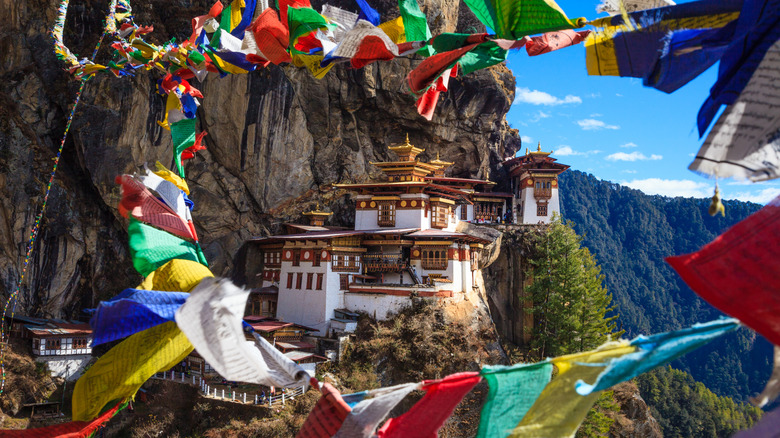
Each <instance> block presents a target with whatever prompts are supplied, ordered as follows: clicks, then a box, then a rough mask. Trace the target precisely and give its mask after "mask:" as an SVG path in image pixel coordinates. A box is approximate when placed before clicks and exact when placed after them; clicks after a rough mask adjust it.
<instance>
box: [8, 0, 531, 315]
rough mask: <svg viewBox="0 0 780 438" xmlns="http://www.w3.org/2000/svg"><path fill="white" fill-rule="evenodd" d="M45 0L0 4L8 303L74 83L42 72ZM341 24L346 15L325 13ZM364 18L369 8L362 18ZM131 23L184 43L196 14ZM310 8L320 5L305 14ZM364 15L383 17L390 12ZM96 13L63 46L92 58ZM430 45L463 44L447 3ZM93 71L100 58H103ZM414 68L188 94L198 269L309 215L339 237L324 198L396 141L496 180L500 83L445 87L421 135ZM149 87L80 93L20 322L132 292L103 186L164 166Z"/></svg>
mask: <svg viewBox="0 0 780 438" xmlns="http://www.w3.org/2000/svg"><path fill="white" fill-rule="evenodd" d="M58 3H59V2H58V1H55V0H30V1H27V2H12V1H10V0H0V11H2V12H0V18H2V22H3V23H4V24H3V26H2V29H0V50H1V51H2V53H3V54H4V55H3V61H2V63H0V77H2V79H3V81H2V84H0V103H1V105H0V112H1V114H2V117H0V218H1V220H0V294H2V295H4V296H8V295H9V294H10V293H11V292H12V291H13V290H14V288H15V285H16V282H17V281H18V279H19V276H20V273H21V267H22V262H23V259H24V254H25V244H26V241H27V238H28V235H29V230H30V227H31V226H32V224H33V223H34V220H35V219H34V218H35V215H36V214H37V213H38V210H39V208H40V205H41V203H42V201H43V193H44V189H45V185H46V183H47V182H48V176H49V172H50V168H51V163H52V161H51V159H52V157H54V155H55V153H56V148H57V146H58V145H59V139H60V137H61V135H62V132H63V130H64V128H65V121H66V117H67V114H68V112H69V110H70V104H71V103H72V101H73V98H74V97H75V93H76V90H77V87H78V83H77V82H75V81H73V80H72V79H71V78H70V77H69V75H68V74H67V73H66V72H63V71H62V68H63V65H62V64H61V63H60V62H59V61H58V60H57V59H56V58H55V57H54V54H53V52H52V44H51V39H50V37H49V36H48V31H49V29H50V27H51V25H52V23H53V22H54V19H55V16H56V11H57V5H58ZM336 3H337V4H340V6H342V7H347V8H349V9H356V6H353V5H352V4H351V3H348V2H347V1H346V0H339V1H337V2H336ZM372 4H373V3H372ZM133 6H134V8H135V13H136V20H137V22H139V23H145V24H153V25H154V27H155V31H154V33H153V34H152V37H151V40H152V41H154V42H157V43H160V42H163V41H167V40H168V39H170V38H171V37H177V40H179V41H180V40H182V38H185V37H186V36H187V35H188V34H189V31H190V29H189V26H190V19H191V18H192V17H194V16H196V15H200V14H202V13H204V11H206V10H207V9H208V7H209V6H210V4H209V2H207V1H205V0H195V1H192V2H185V3H181V2H178V3H170V2H163V1H161V0H152V1H149V2H143V3H138V4H133ZM314 6H315V8H319V6H320V5H319V4H315V5H314ZM374 7H375V8H376V9H377V10H379V11H382V12H383V19H386V18H392V17H395V16H397V14H398V9H397V6H396V4H395V2H392V1H390V0H382V1H380V2H378V3H377V4H374ZM105 8H106V4H105V2H98V1H92V0H83V1H79V2H76V1H75V0H74V1H73V2H72V4H71V5H70V9H69V13H68V14H69V15H68V19H67V23H66V31H65V37H66V43H67V44H69V45H70V47H71V49H72V50H73V51H74V52H76V53H80V54H87V53H90V52H91V51H92V48H93V47H94V45H95V43H96V42H97V39H98V37H99V34H100V32H101V26H102V20H103V18H104V14H105ZM423 9H424V10H425V11H426V13H427V16H428V19H429V21H430V22H431V26H432V28H433V32H434V33H437V32H441V31H454V30H463V31H465V30H478V29H479V27H480V25H479V23H478V22H477V21H476V20H475V18H474V16H473V14H471V12H470V11H468V9H467V8H465V6H464V5H463V4H462V2H457V1H452V0H438V1H435V0H428V1H425V2H423ZM103 47H104V48H103V49H101V52H100V53H99V55H98V60H101V59H103V60H105V59H107V57H108V56H109V54H108V53H109V49H106V48H105V47H106V44H104V45H103ZM419 62H420V60H418V59H397V60H395V61H392V62H383V63H377V64H374V65H371V66H368V67H366V68H364V69H361V70H352V69H349V68H346V67H345V66H338V67H336V68H334V69H333V70H332V71H331V72H330V73H329V74H328V75H327V76H326V77H325V78H324V79H322V80H316V79H313V78H312V77H311V76H310V75H309V73H308V72H307V71H304V70H302V69H298V68H295V67H292V66H286V67H275V66H272V67H270V68H267V69H262V70H259V71H257V72H253V73H250V74H248V75H243V76H229V77H225V78H218V77H216V75H211V76H209V78H207V79H206V80H205V81H204V82H203V83H197V82H194V83H193V85H194V86H196V87H197V88H199V89H200V90H202V92H203V94H204V96H205V98H204V99H203V104H202V106H201V107H200V109H199V111H198V119H199V125H200V126H199V129H200V130H203V131H207V132H208V136H207V137H206V138H205V144H206V146H207V147H208V150H207V151H204V152H202V153H200V154H199V156H198V157H197V158H195V159H193V160H189V161H188V162H187V163H186V166H185V167H186V171H187V179H188V182H189V184H190V187H191V190H192V196H191V198H192V199H193V200H194V201H195V203H196V207H195V210H194V211H193V216H194V218H195V225H196V228H197V230H198V233H199V235H200V236H201V238H202V240H203V242H202V243H203V246H204V251H205V253H206V256H207V258H208V259H209V261H210V264H211V267H212V270H213V271H214V272H215V273H216V274H218V275H225V274H227V273H228V272H229V271H230V269H231V267H232V263H233V258H234V255H235V253H236V251H237V250H238V248H239V247H240V246H241V244H242V242H243V241H244V240H245V239H247V238H248V237H251V236H257V235H262V234H265V233H268V232H270V231H276V230H278V229H279V225H280V224H281V223H283V222H285V221H290V220H296V219H298V218H299V215H300V213H301V212H302V211H304V210H305V209H307V208H308V207H310V206H313V205H314V204H315V203H317V202H320V203H321V204H323V205H325V206H326V207H327V208H330V209H332V210H333V211H334V212H335V213H336V214H335V215H334V219H333V221H334V222H336V223H337V224H339V225H351V223H350V222H351V221H352V220H353V219H352V217H351V215H350V214H349V213H350V211H351V209H350V204H349V200H348V198H347V197H345V196H343V193H340V192H338V191H333V190H332V189H331V184H332V183H336V182H353V181H360V180H364V179H367V178H369V177H371V176H376V173H377V169H375V168H374V167H373V166H371V165H370V164H369V161H372V160H373V161H378V160H386V159H389V158H390V154H391V153H390V152H389V151H388V150H387V147H386V146H387V145H388V144H392V143H397V142H400V141H402V139H403V138H404V137H405V135H406V134H407V133H408V134H409V138H410V140H411V141H412V143H414V144H416V145H418V146H421V147H424V148H426V151H425V152H424V154H423V158H433V157H435V155H436V153H440V154H441V156H442V157H445V158H446V159H447V160H449V161H454V162H455V163H456V164H455V166H454V169H453V175H455V176H469V177H477V178H487V177H490V178H492V179H494V180H501V179H502V176H503V174H502V172H503V170H502V169H501V164H500V163H501V160H502V158H503V157H504V156H507V155H510V154H512V153H514V152H515V151H516V150H518V149H519V148H520V140H519V137H518V135H517V132H516V131H514V130H512V129H510V128H509V126H508V124H507V123H506V121H505V119H504V116H505V114H506V113H507V111H508V110H509V107H510V105H511V104H512V101H513V99H514V88H515V86H514V78H513V76H512V75H511V73H510V72H509V70H508V69H507V68H506V67H505V66H496V67H493V68H491V69H486V70H483V71H480V72H476V73H474V74H471V75H469V76H466V77H462V78H458V79H456V80H454V81H452V82H451V88H450V91H448V92H447V93H446V94H443V97H442V98H441V101H440V103H439V107H438V108H437V111H436V116H435V118H434V120H433V122H427V121H426V120H425V119H423V118H422V117H420V116H419V115H417V113H416V111H415V108H414V98H413V97H412V96H411V95H409V94H407V92H406V90H407V86H406V84H405V81H404V78H405V76H406V74H407V73H408V72H409V71H410V70H411V69H412V68H413V67H414V66H415V65H417V64H418V63H419ZM159 77H160V76H159V74H158V73H156V72H154V71H141V72H138V74H137V76H136V77H134V78H121V79H120V78H114V77H111V76H109V75H102V76H98V77H96V78H94V79H92V80H90V81H89V82H88V83H87V85H86V89H85V92H84V95H83V98H82V103H81V105H80V107H79V110H78V111H77V113H76V116H75V118H74V121H73V125H72V128H71V133H70V136H69V138H68V140H67V142H66V144H65V149H64V152H63V161H62V162H61V164H60V167H59V169H58V171H57V175H56V179H55V183H54V188H53V190H52V193H51V196H50V198H49V201H48V206H47V209H46V213H45V215H44V218H43V225H42V228H41V235H40V237H39V240H38V243H37V245H36V248H35V252H34V257H33V260H32V261H31V263H32V264H31V267H30V269H29V270H28V274H27V275H28V277H27V279H26V280H25V282H24V284H23V289H22V293H21V294H20V303H21V308H20V309H18V310H17V311H19V310H21V311H23V312H25V313H30V314H39V315H46V316H59V317H73V316H77V313H78V311H79V309H81V308H84V307H91V306H94V305H95V303H96V302H97V301H99V300H100V299H101V298H106V297H109V296H113V295H115V294H116V293H117V292H119V291H121V290H122V289H124V288H126V287H129V286H133V285H135V284H136V283H137V282H138V280H139V279H140V277H139V276H138V275H137V274H135V272H134V271H133V270H132V267H131V263H130V258H129V253H128V249H127V243H126V241H127V238H126V233H125V231H124V229H125V225H126V224H125V223H124V219H122V218H121V217H119V216H118V214H117V212H116V208H115V207H116V204H117V203H118V201H119V189H118V187H117V186H116V185H115V184H114V177H115V176H116V175H118V174H121V173H128V172H130V173H132V172H134V171H138V170H139V168H140V167H141V166H142V165H143V163H144V162H154V161H155V160H160V161H161V162H162V163H164V164H166V165H168V164H170V163H171V162H172V152H171V140H170V136H169V134H168V132H167V131H165V130H163V129H162V128H160V127H159V126H158V125H157V123H156V121H158V120H161V119H162V117H163V111H164V100H163V98H162V97H161V96H160V95H158V94H157V93H156V91H155V83H156V81H157V80H158V79H159Z"/></svg>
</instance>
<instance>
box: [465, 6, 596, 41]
mask: <svg viewBox="0 0 780 438" xmlns="http://www.w3.org/2000/svg"><path fill="white" fill-rule="evenodd" d="M465 2H466V5H468V7H469V8H470V9H471V11H472V12H474V14H475V15H476V16H477V18H478V19H479V21H481V22H482V24H484V25H485V26H487V27H488V28H490V29H493V31H495V32H496V35H498V37H499V38H501V39H508V40H519V39H521V38H523V37H524V36H526V35H533V34H537V33H543V32H552V31H557V30H563V29H573V28H575V27H582V26H584V25H585V19H584V18H578V19H576V20H575V21H571V20H569V18H568V17H566V14H565V13H564V12H563V10H562V9H561V7H560V6H558V4H556V3H555V2H554V1H553V0H465Z"/></svg>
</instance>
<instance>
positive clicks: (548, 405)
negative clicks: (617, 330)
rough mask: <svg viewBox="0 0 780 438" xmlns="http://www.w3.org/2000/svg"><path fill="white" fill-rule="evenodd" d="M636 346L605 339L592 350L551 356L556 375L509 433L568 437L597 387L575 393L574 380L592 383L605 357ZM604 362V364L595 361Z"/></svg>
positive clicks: (526, 435)
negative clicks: (605, 340) (604, 342)
mask: <svg viewBox="0 0 780 438" xmlns="http://www.w3.org/2000/svg"><path fill="white" fill-rule="evenodd" d="M634 351H636V347H633V346H631V345H629V342H628V341H618V342H607V343H606V344H604V345H602V346H601V347H599V348H598V349H597V350H594V351H587V352H584V353H577V354H570V355H567V356H561V357H558V358H555V359H552V363H553V364H554V365H555V366H556V367H557V368H558V375H557V376H555V377H554V378H553V379H552V381H551V382H550V384H548V385H547V387H545V388H544V391H542V393H541V394H540V395H539V398H538V399H536V402H535V403H534V405H533V406H531V409H529V410H528V413H527V414H525V417H523V419H522V421H520V424H518V426H517V427H516V428H515V429H514V430H513V431H512V433H511V435H510V436H512V437H545V438H546V437H568V436H574V434H575V433H576V432H577V428H578V427H579V425H580V423H582V420H584V419H585V416H586V415H587V414H588V411H589V410H590V408H591V406H593V403H595V402H596V399H598V397H599V395H600V394H601V392H600V391H596V392H593V393H592V394H590V395H587V396H581V395H579V394H577V392H576V391H575V389H574V384H575V383H576V382H577V381H578V380H585V381H586V382H588V383H593V382H595V381H596V378H597V377H598V375H599V374H601V372H602V371H604V368H606V362H607V361H608V360H609V359H612V358H615V357H620V356H623V355H625V354H629V353H633V352H634ZM599 364H604V365H599Z"/></svg>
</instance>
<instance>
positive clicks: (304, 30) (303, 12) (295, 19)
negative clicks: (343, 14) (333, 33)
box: [287, 8, 336, 46]
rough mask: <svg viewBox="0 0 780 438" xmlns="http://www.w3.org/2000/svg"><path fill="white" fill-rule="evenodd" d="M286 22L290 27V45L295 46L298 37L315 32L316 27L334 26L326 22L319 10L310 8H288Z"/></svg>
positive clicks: (328, 27)
mask: <svg viewBox="0 0 780 438" xmlns="http://www.w3.org/2000/svg"><path fill="white" fill-rule="evenodd" d="M287 23H288V28H289V29H290V45H292V46H295V44H296V43H297V42H298V38H300V37H302V36H304V35H308V34H310V33H312V32H316V31H317V30H318V29H330V28H335V27H336V26H335V25H333V24H330V23H328V20H326V19H325V17H323V16H322V15H320V14H319V12H317V11H315V10H314V9H312V8H289V9H288V10H287Z"/></svg>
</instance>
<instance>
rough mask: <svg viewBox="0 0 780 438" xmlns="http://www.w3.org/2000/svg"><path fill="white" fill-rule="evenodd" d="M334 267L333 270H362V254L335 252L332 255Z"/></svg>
mask: <svg viewBox="0 0 780 438" xmlns="http://www.w3.org/2000/svg"><path fill="white" fill-rule="evenodd" d="M331 260H332V262H333V264H332V269H333V271H336V272H338V271H341V272H344V271H346V272H359V271H360V254H353V253H333V256H332V259H331Z"/></svg>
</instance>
